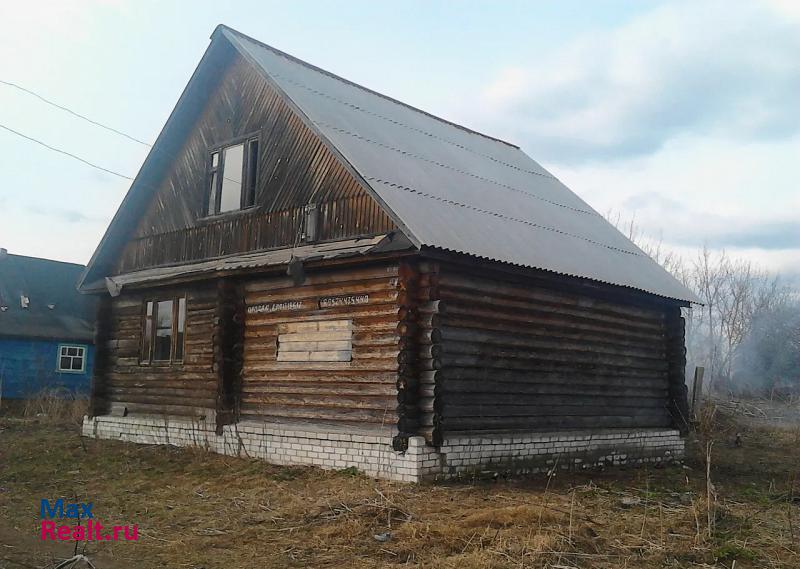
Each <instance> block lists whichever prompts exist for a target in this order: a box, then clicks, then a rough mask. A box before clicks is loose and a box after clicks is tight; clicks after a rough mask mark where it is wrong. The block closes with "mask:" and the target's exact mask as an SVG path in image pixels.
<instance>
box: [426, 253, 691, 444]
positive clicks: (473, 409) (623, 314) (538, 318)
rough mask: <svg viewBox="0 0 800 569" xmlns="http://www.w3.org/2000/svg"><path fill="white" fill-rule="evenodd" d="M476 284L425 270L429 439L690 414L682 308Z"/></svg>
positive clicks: (667, 419) (663, 421)
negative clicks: (684, 403) (685, 403)
mask: <svg viewBox="0 0 800 569" xmlns="http://www.w3.org/2000/svg"><path fill="white" fill-rule="evenodd" d="M475 273H476V271H475V270H472V271H470V270H465V269H464V268H463V267H458V266H453V265H448V264H440V263H438V262H425V263H422V265H421V267H420V277H419V291H418V293H417V299H418V302H419V303H420V308H421V310H420V314H419V335H418V338H419V343H420V358H421V359H420V369H421V371H420V376H419V377H420V387H419V402H418V407H419V411H420V412H419V419H420V429H421V432H422V433H423V434H425V435H426V436H427V437H428V439H429V440H431V441H436V440H442V437H444V436H446V435H447V434H451V433H457V432H464V431H468V432H471V433H478V432H481V431H484V432H488V431H509V432H514V431H516V432H520V431H523V432H524V431H531V430H565V429H585V428H626V427H627V428H630V427H632V428H637V427H639V428H644V427H666V426H670V425H673V424H676V422H678V421H676V419H675V415H676V414H679V413H682V412H685V411H684V408H683V407H682V406H681V400H682V398H683V400H684V401H685V387H683V366H685V351H684V350H683V328H682V322H683V320H682V318H681V317H680V309H679V308H678V307H677V306H674V307H673V306H667V305H666V304H665V305H660V304H653V305H651V306H644V305H636V304H629V303H627V302H622V301H611V300H604V299H601V298H598V297H596V296H593V295H591V294H590V293H587V294H580V293H574V292H567V291H566V290H558V288H557V287H555V288H554V287H546V288H542V287H539V286H535V285H531V284H526V283H525V281H524V280H522V279H517V280H514V279H510V278H509V277H508V276H507V275H503V274H494V275H493V274H492V273H488V274H487V272H486V271H482V273H481V275H482V276H481V277H477V276H473V275H474V274H475ZM551 280H552V281H553V283H554V284H557V282H558V281H561V282H563V283H566V282H567V281H568V280H569V279H566V278H563V277H557V276H553V277H551ZM563 288H564V289H567V290H569V289H568V288H567V287H566V286H565V287H563Z"/></svg>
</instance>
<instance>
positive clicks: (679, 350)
mask: <svg viewBox="0 0 800 569" xmlns="http://www.w3.org/2000/svg"><path fill="white" fill-rule="evenodd" d="M666 324H667V363H668V365H669V371H668V378H669V405H668V409H669V412H670V415H671V416H672V422H673V424H674V425H675V426H676V427H677V428H678V429H679V430H680V431H681V434H682V435H686V434H688V432H689V425H690V415H689V389H688V387H687V386H686V321H685V320H684V319H683V316H681V310H680V308H678V307H670V308H668V309H667V315H666Z"/></svg>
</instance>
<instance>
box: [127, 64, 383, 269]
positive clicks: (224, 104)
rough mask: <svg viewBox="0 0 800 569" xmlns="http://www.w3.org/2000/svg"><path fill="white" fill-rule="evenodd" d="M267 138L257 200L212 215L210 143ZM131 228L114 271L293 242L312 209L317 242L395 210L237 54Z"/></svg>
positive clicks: (379, 221)
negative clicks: (209, 206)
mask: <svg viewBox="0 0 800 569" xmlns="http://www.w3.org/2000/svg"><path fill="white" fill-rule="evenodd" d="M252 135H255V136H257V137H258V139H259V148H260V152H259V164H258V177H257V184H256V195H255V206H254V207H252V208H249V209H246V210H241V211H236V212H232V213H229V214H225V215H219V216H212V217H206V200H207V193H208V187H207V186H208V181H207V179H206V178H207V171H208V166H209V165H208V162H209V160H210V154H209V149H210V148H212V147H214V146H217V145H220V144H225V143H227V142H228V141H231V140H235V139H237V138H238V137H242V136H248V137H249V136H252ZM152 193H153V196H152V198H151V201H150V203H149V205H148V207H147V208H146V211H145V212H144V213H143V214H142V216H141V219H139V221H138V225H137V227H135V228H133V229H132V231H131V234H130V238H129V240H128V241H127V244H126V245H125V247H124V250H123V251H122V254H121V255H120V256H119V259H118V261H117V263H116V265H115V267H114V268H113V271H114V274H119V273H124V272H128V271H133V270H136V269H142V268H147V267H154V266H159V265H164V264H171V263H185V262H191V261H197V260H202V259H209V258H215V257H220V256H224V255H231V254H235V253H243V252H248V251H257V250H263V249H271V248H277V247H281V246H291V245H293V244H295V243H296V242H297V240H298V234H299V233H300V232H302V230H303V226H302V223H301V222H302V220H303V219H304V208H305V206H306V205H307V204H309V203H314V204H316V205H317V207H318V212H319V220H318V227H317V240H318V241H327V240H336V239H345V238H348V237H355V236H361V235H378V234H382V233H388V232H389V231H391V230H393V229H395V228H396V226H395V224H394V222H393V221H392V220H391V218H390V217H389V216H388V215H387V214H386V213H385V212H384V211H383V210H382V209H381V208H380V206H379V205H378V204H377V202H375V200H373V199H372V197H371V196H370V195H368V194H367V193H366V192H365V190H364V189H363V188H362V186H361V185H360V183H359V182H358V181H357V180H356V179H355V178H354V177H353V176H352V175H351V174H350V173H349V172H348V171H347V169H346V168H345V167H344V166H343V165H342V164H341V163H340V162H339V161H338V159H337V158H336V157H335V156H334V155H333V153H331V152H330V151H329V150H328V148H327V147H326V146H325V144H324V143H323V142H322V141H321V140H320V139H319V137H317V135H316V134H314V133H313V132H312V131H311V130H310V129H309V128H308V127H306V126H305V124H304V123H303V121H302V119H301V118H300V117H299V116H297V115H296V114H295V113H294V111H292V109H291V108H290V107H289V105H288V104H287V103H286V102H285V101H284V100H283V98H282V97H281V96H280V95H279V94H278V93H277V92H276V91H275V89H274V88H272V86H271V85H269V84H268V83H267V82H266V81H265V80H264V78H263V77H262V76H261V75H260V74H259V73H258V72H257V71H256V70H255V69H253V67H252V66H251V65H250V64H249V63H247V62H246V61H244V60H243V59H242V58H241V57H240V56H238V55H230V59H229V61H228V63H227V64H225V65H223V66H222V68H221V69H220V71H219V81H218V83H217V85H216V86H215V87H214V88H213V89H212V91H211V93H210V94H209V95H208V100H207V102H206V104H205V105H204V107H203V108H202V110H201V112H200V113H199V116H198V117H197V119H196V122H195V125H194V127H193V129H192V130H191V132H190V133H189V136H188V137H187V139H186V141H185V143H184V144H183V147H182V148H181V149H180V151H179V152H177V153H176V154H175V156H174V158H173V159H172V162H171V166H170V167H169V168H168V169H167V172H166V174H165V176H164V179H163V180H162V181H161V183H160V185H159V186H158V188H156V189H155V191H152Z"/></svg>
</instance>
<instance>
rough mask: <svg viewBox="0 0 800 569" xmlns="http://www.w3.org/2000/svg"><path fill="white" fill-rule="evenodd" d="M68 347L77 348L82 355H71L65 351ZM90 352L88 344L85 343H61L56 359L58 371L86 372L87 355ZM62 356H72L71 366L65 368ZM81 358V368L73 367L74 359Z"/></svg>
mask: <svg viewBox="0 0 800 569" xmlns="http://www.w3.org/2000/svg"><path fill="white" fill-rule="evenodd" d="M68 348H76V349H78V350H79V354H80V355H75V356H72V355H69V354H65V353H63V352H64V350H66V349H68ZM87 353H88V350H87V346H86V345H84V344H59V345H58V353H57V359H56V371H57V372H59V373H85V372H86V355H87ZM61 358H70V367H69V369H65V368H62V367H61ZM73 358H81V369H72V359H73Z"/></svg>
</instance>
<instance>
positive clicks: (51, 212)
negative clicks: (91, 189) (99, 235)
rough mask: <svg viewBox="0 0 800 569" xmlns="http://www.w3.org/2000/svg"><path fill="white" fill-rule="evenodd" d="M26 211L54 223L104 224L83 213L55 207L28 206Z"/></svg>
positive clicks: (98, 219) (96, 218) (99, 219)
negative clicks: (49, 219)
mask: <svg viewBox="0 0 800 569" xmlns="http://www.w3.org/2000/svg"><path fill="white" fill-rule="evenodd" d="M26 209H27V211H28V212H29V213H32V214H34V215H43V216H46V217H49V218H51V219H54V220H55V221H62V222H66V223H87V222H88V223H96V222H99V221H102V222H105V219H104V218H98V217H95V216H90V215H86V214H85V213H83V212H80V211H77V210H74V209H68V208H57V207H43V206H28V207H27V208H26Z"/></svg>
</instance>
